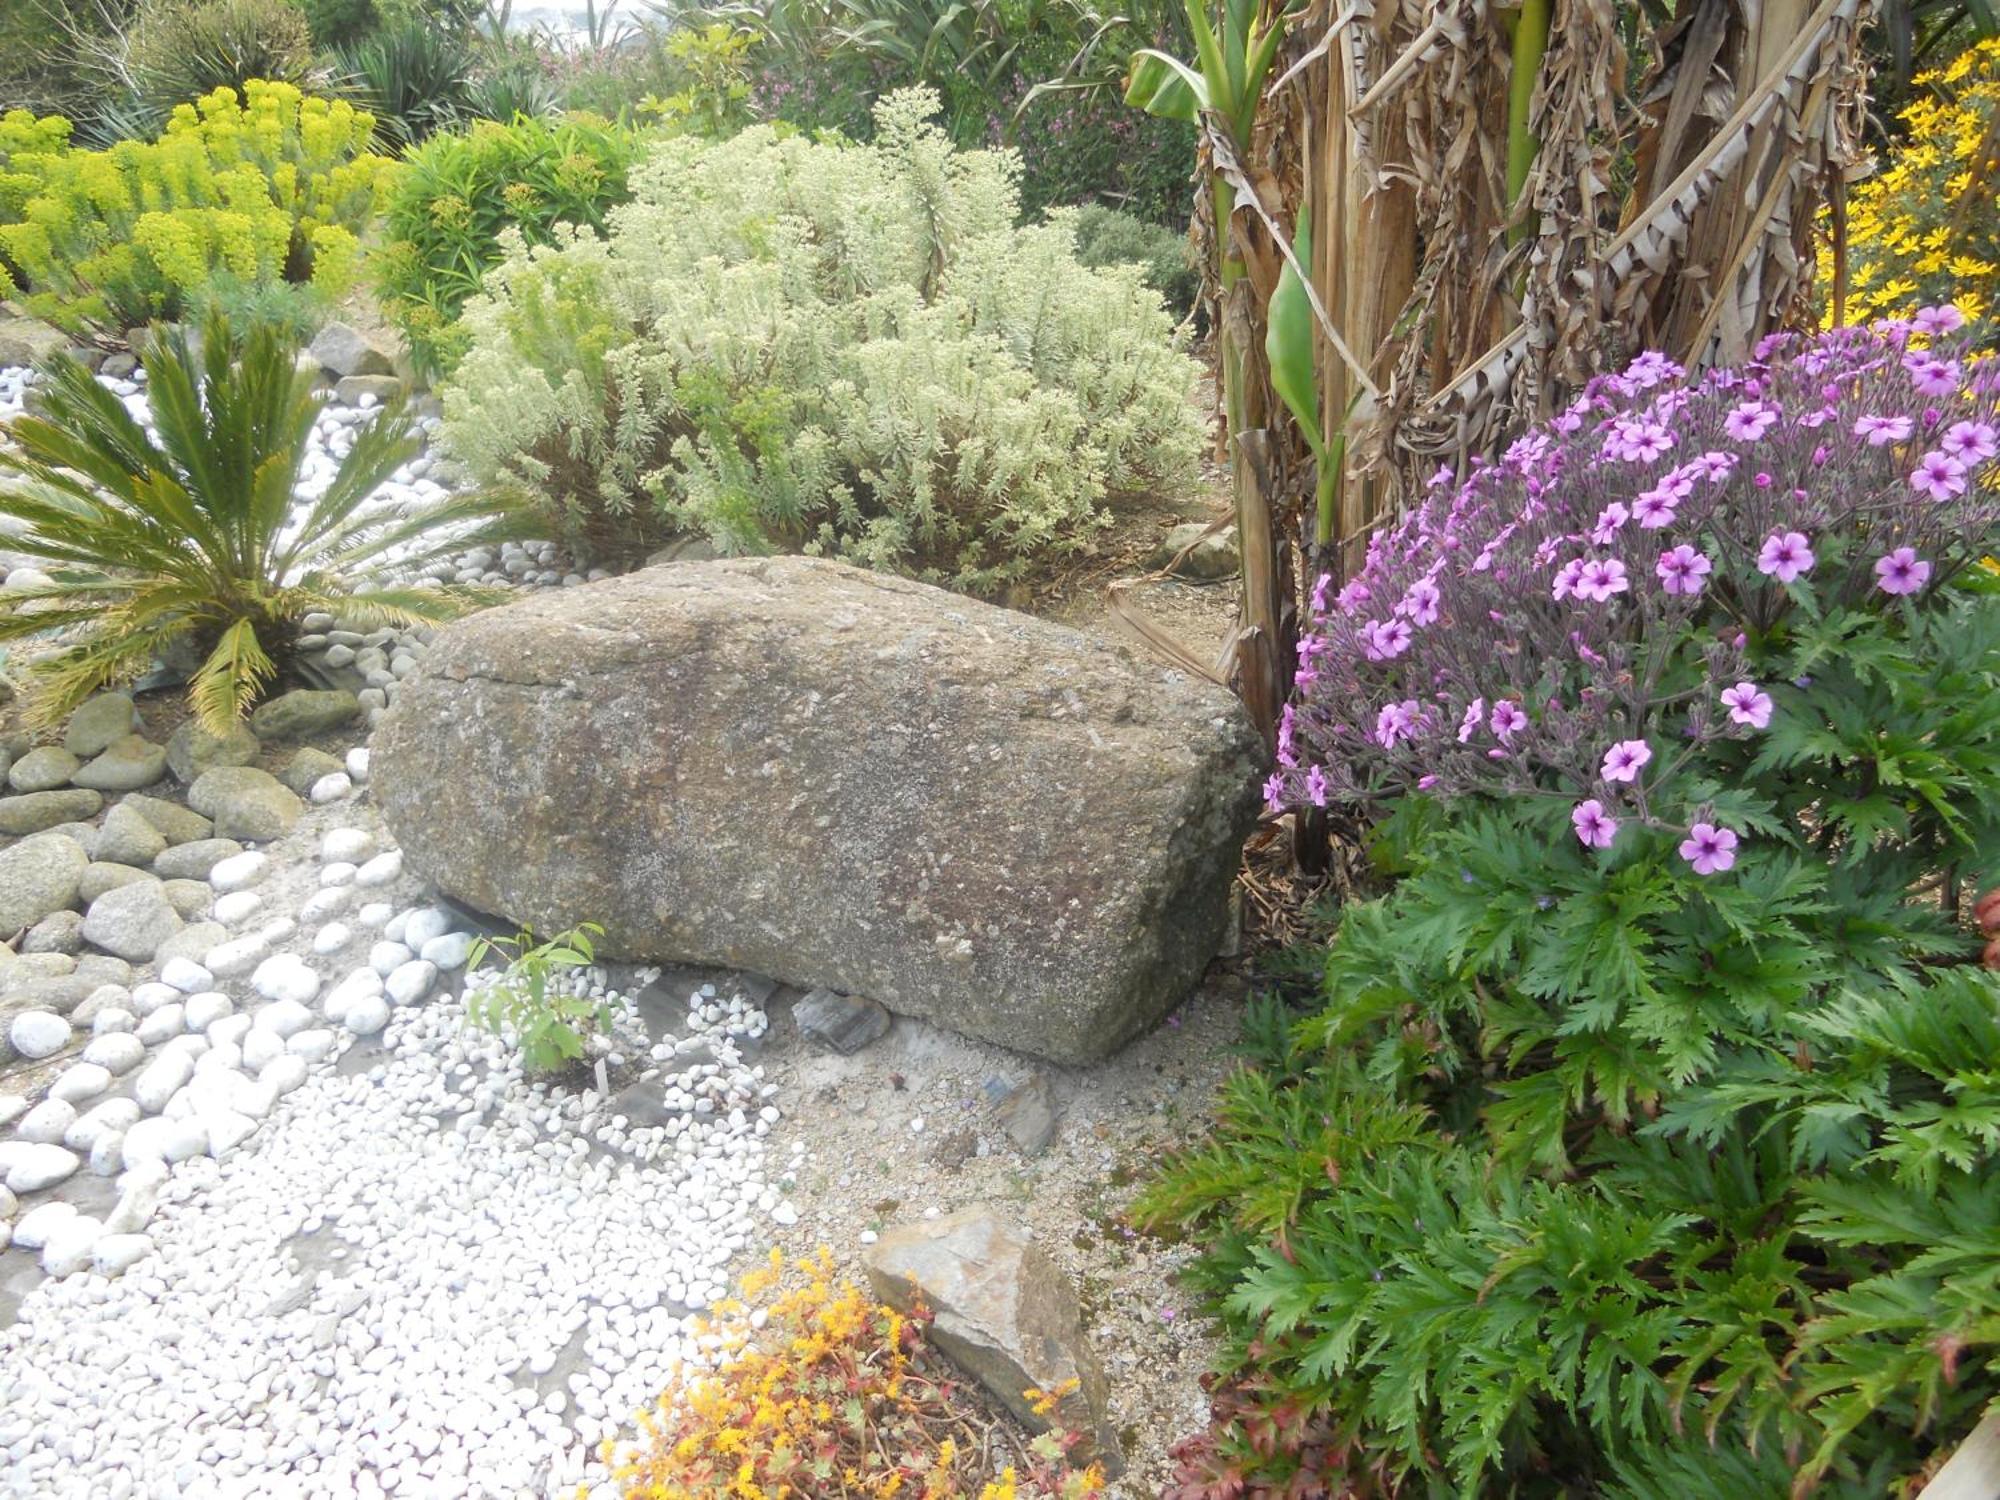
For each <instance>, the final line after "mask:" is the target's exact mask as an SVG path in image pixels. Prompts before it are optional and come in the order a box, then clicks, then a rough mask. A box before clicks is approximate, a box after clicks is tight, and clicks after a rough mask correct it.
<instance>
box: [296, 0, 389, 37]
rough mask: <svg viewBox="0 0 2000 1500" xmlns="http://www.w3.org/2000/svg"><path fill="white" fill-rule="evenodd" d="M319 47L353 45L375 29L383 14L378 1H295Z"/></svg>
mask: <svg viewBox="0 0 2000 1500" xmlns="http://www.w3.org/2000/svg"><path fill="white" fill-rule="evenodd" d="M293 3H294V4H295V5H296V6H297V7H298V9H299V12H300V13H301V14H302V15H304V17H305V18H306V27H307V29H308V30H309V31H311V32H312V39H313V41H314V43H315V44H317V45H318V46H320V47H328V48H331V47H351V46H353V45H354V44H355V43H357V42H359V41H361V40H363V39H364V38H365V37H367V36H368V34H369V33H370V32H372V31H373V30H374V29H375V27H376V25H377V23H378V22H379V20H380V17H379V16H378V15H377V14H376V10H375V0H293Z"/></svg>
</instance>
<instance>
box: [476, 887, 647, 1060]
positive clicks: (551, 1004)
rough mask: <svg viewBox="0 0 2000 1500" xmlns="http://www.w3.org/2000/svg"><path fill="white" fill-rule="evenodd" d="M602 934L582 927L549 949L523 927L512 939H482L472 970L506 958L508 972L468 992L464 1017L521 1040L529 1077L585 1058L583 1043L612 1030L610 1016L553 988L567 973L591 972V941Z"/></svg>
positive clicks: (552, 941) (554, 939) (582, 999)
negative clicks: (489, 959) (593, 1033)
mask: <svg viewBox="0 0 2000 1500" xmlns="http://www.w3.org/2000/svg"><path fill="white" fill-rule="evenodd" d="M603 935H604V929H603V927H601V926H600V925H598V924H597V923H596V922H579V923H577V925H576V926H574V927H572V928H570V929H569V931H567V932H559V933H557V934H556V935H555V936H554V937H552V938H550V939H549V940H548V941H547V942H545V943H537V942H536V941H535V934H534V931H533V929H531V928H527V927H523V928H522V929H521V930H520V932H519V933H518V934H517V935H516V936H514V937H511V938H481V939H480V940H479V941H478V942H476V943H474V944H473V945H472V955H471V958H470V961H469V962H468V964H467V968H468V969H476V968H478V967H479V964H480V961H481V960H482V959H484V958H485V957H486V955H487V954H489V953H500V954H504V955H505V956H506V958H507V967H506V969H505V970H503V971H502V972H501V974H500V976H499V977H498V978H497V979H495V980H493V982H492V983H490V984H486V985H482V986H480V987H479V988H477V989H468V990H467V992H466V1015H467V1016H468V1017H469V1018H470V1020H471V1021H472V1023H473V1024H474V1025H475V1026H478V1027H480V1028H481V1029H483V1030H486V1031H490V1032H492V1033H493V1034H494V1035H495V1036H502V1035H504V1034H505V1033H506V1032H508V1031H511V1032H513V1033H514V1035H515V1036H516V1037H517V1038H518V1039H519V1044H520V1048H521V1064H522V1066H523V1067H524V1068H525V1069H526V1070H527V1071H528V1072H530V1073H554V1072H556V1071H558V1070H559V1069H561V1068H562V1067H563V1066H564V1064H566V1063H572V1062H575V1061H576V1060H577V1059H578V1058H580V1057H582V1056H583V1041H584V1037H585V1036H586V1035H587V1034H588V1033H589V1030H590V1029H591V1028H593V1027H595V1028H598V1029H605V1028H608V1027H609V1026H610V1025H611V1010H610V1008H609V1007H608V1006H606V1005H605V1004H604V1003H603V1002H602V1001H600V1000H592V999H590V998H589V997H588V996H585V995H572V994H569V993H567V992H565V991H563V990H561V989H559V988H556V987H555V985H554V984H553V980H554V979H555V976H556V974H557V973H558V972H559V971H560V970H563V969H581V968H587V967H588V966H589V965H590V964H591V963H592V962H593V961H594V960H595V956H596V950H595V949H594V948H592V946H591V939H592V938H593V937H602V936H603Z"/></svg>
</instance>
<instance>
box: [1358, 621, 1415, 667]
mask: <svg viewBox="0 0 2000 1500" xmlns="http://www.w3.org/2000/svg"><path fill="white" fill-rule="evenodd" d="M1415 638H1416V633H1415V632H1414V631H1412V630H1411V629H1410V626H1409V622H1408V621H1407V620H1370V621H1368V622H1367V623H1366V624H1365V625H1363V626H1362V627H1361V654H1362V655H1363V656H1365V657H1367V658H1368V660H1370V661H1389V660H1392V659H1393V658H1395V657H1398V656H1401V655H1402V654H1403V653H1404V652H1405V651H1407V650H1409V649H1410V642H1411V641H1412V640H1414V639H1415Z"/></svg>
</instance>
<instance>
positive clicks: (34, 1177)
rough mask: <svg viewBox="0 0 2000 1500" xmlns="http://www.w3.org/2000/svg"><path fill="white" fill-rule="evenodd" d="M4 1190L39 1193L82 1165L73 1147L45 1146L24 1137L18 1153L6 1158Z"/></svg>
mask: <svg viewBox="0 0 2000 1500" xmlns="http://www.w3.org/2000/svg"><path fill="white" fill-rule="evenodd" d="M9 1162H10V1165H9V1166H8V1168H7V1190H8V1191H9V1192H11V1193H39V1192H40V1191H42V1189H44V1188H52V1187H54V1186H55V1185H56V1184H57V1183H59V1182H61V1181H62V1180H63V1179H64V1178H66V1177H68V1176H69V1175H70V1174H71V1173H73V1172H75V1171H76V1169H77V1168H78V1167H80V1166H81V1165H83V1163H82V1161H81V1159H80V1158H79V1157H78V1156H77V1154H76V1153H75V1152H74V1151H65V1150H64V1149H63V1148H62V1147H61V1146H44V1145H41V1144H39V1143H37V1142H28V1141H24V1142H22V1143H21V1148H20V1151H19V1153H18V1154H17V1155H15V1156H12V1157H10V1158H9Z"/></svg>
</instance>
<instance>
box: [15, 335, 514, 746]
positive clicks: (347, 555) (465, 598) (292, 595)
mask: <svg viewBox="0 0 2000 1500" xmlns="http://www.w3.org/2000/svg"><path fill="white" fill-rule="evenodd" d="M143 358H144V362H145V366H146V372H147V381H148V387H147V388H148V395H149V399H150V401H151V408H152V417H153V423H154V427H155V428H156V430H157V432H158V439H157V441H155V440H154V438H153V437H152V436H150V435H149V434H148V432H147V431H146V429H145V427H144V426H143V425H142V424H140V423H139V422H138V421H136V420H135V419H134V418H133V416H132V414H131V413H130V412H129V411H127V410H126V408H125V404H124V403H123V402H122V401H121V400H120V399H119V398H118V397H117V396H115V395H113V394H112V393H111V392H110V391H109V390H108V389H106V388H105V387H104V386H103V385H102V384H100V383H99V382H98V381H97V380H96V379H95V377H93V376H92V375H91V373H90V372H89V371H88V370H86V369H85V368H84V367H83V366H82V365H80V364H78V363H77V362H76V361H75V360H72V359H70V358H68V357H67V356H57V357H56V358H55V359H53V360H52V361H50V362H49V363H48V364H47V365H45V366H44V377H45V378H44V381H43V385H42V390H43V392H44V393H45V402H44V406H43V414H42V415H39V416H25V417H22V418H19V419H17V420H16V421H14V422H13V423H12V424H10V425H9V427H8V435H9V436H10V437H11V439H12V441H13V447H14V449H15V450H17V451H16V452H11V453H10V454H9V463H10V465H11V466H12V467H13V468H14V469H16V470H18V471H19V473H20V475H21V476H23V477H22V478H20V479H18V480H17V479H11V478H10V479H6V480H0V517H7V518H11V519H12V520H14V521H16V522H19V523H20V525H21V528H22V530H21V533H20V535H18V536H12V535H10V536H9V539H8V544H9V547H10V548H11V549H12V550H15V551H18V552H20V553H22V554H24V555H26V556H29V557H33V558H36V559H39V560H41V561H43V562H45V563H48V564H50V565H51V567H50V571H51V573H53V574H56V575H57V576H56V578H55V581H54V582H52V583H51V584H49V585H47V586H44V587H40V588H36V589H30V590H25V591H17V592H10V593H8V594H4V595H0V640H7V639H22V638H28V637H35V636H41V635H45V634H56V635H57V637H58V638H59V639H61V638H63V637H67V638H68V639H69V641H70V645H69V647H68V648H67V649H65V650H62V651H60V652H58V653H57V654H56V655H55V656H53V657H50V658H48V659H46V660H44V661H42V662H40V663H37V664H36V666H35V667H34V669H33V670H32V671H31V672H30V674H29V677H30V680H31V683H32V684H33V685H34V687H35V688H36V690H37V692H38V693H39V695H40V696H39V698H38V700H37V702H36V703H35V704H34V705H33V707H32V710H31V717H32V719H33V721H34V722H36V723H38V724H52V723H54V722H56V721H57V720H59V719H60V718H61V717H62V716H63V714H65V713H67V712H68V711H69V709H70V708H72V707H74V706H75V704H76V703H78V702H80V701H82V699H83V698H84V697H87V696H88V695H89V693H90V692H92V691H94V690H95V689H96V688H98V687H100V686H102V685H104V684H105V683H107V682H111V681H116V680H119V679H120V678H125V677H133V676H137V675H138V674H139V673H140V672H141V671H143V670H144V669H145V666H146V665H147V663H148V661H150V660H151V658H152V657H153V656H154V655H155V654H156V653H158V652H159V651H160V650H162V649H163V648H164V647H165V646H167V645H169V644H171V643H172V642H173V641H174V640H176V639H177V638H184V637H187V636H189V635H194V636H196V637H198V638H199V639H200V640H202V641H207V640H210V639H213V640H215V641H216V642H217V645H216V646H215V648H214V650H213V652H212V653H211V655H210V656H209V659H208V661H207V662H206V663H205V664H204V666H203V667H202V670H201V672H200V674H198V676H197V678H196V680H195V683H194V684H193V686H192V689H191V697H192V698H193V701H194V705H195V708H196V710H197V712H198V713H199V714H200V716H201V718H202V720H203V722H204V723H205V724H207V725H208V726H209V727H210V728H222V727H226V725H227V724H228V723H229V722H230V721H231V720H233V719H235V718H237V717H240V716H241V715H242V714H243V713H245V712H247V710H248V709H249V707H250V706H251V705H252V704H253V703H254V702H255V700H256V696H257V694H258V692H259V691H261V690H262V689H263V688H264V687H266V686H267V685H268V684H269V683H270V682H271V681H272V680H273V679H274V678H275V676H276V674H277V670H278V664H277V663H276V662H275V661H274V660H273V657H272V655H271V652H272V650H273V649H274V648H276V647H277V646H279V645H281V644H282V643H283V642H284V641H285V640H286V639H287V638H288V635H289V632H288V630H286V628H285V626H286V622H287V621H289V620H291V619H294V618H296V617H297V616H299V615H300V614H303V613H306V612H308V611H311V610H315V609H329V610H333V611H341V610H346V609H348V608H349V604H348V591H349V590H350V589H352V588H354V587H355V586H356V585H357V584H361V583H364V582H366V581H369V579H370V575H371V574H375V573H378V572H379V573H381V574H382V575H383V578H384V581H387V580H388V579H389V578H391V577H394V576H403V575H407V574H409V573H413V572H416V571H419V570H421V569H422V568H423V567H425V566H426V565H428V563H429V562H430V561H432V560H434V559H435V558H436V557H438V556H439V555H440V554H441V553H443V552H446V551H449V550H458V549H463V548H466V547H471V546H476V545H479V544H480V543H481V542H484V541H489V540H501V539H506V538H510V537H518V536H525V535H526V534H527V532H528V530H529V528H528V526H527V524H526V521H525V517H524V516H523V515H522V514H521V513H520V512H518V511H516V510H513V509H511V508H510V507H508V506H506V505H504V504H502V503H500V502H497V501H491V500H486V499H482V498H479V497H469V496H460V497H455V498H452V499H448V500H446V501H444V502H442V503H440V504H437V505H434V506H426V507H423V508H422V509H419V510H416V511H405V512H403V513H401V514H397V513H394V512H376V513H366V512H367V511H368V501H369V497H370V496H371V495H373V493H374V492H375V491H376V490H377V489H379V488H380V486H381V485H382V483H383V482H384V481H385V480H387V479H388V478H389V477H390V475H391V474H392V473H393V472H394V471H395V469H396V468H397V466H398V465H400V464H401V463H402V462H403V461H404V460H405V459H406V458H407V457H408V456H409V454H410V452H411V451H412V442H411V437H410V430H409V423H408V421H407V419H406V418H405V417H404V415H403V414H402V412H401V410H400V408H398V407H392V408H391V409H388V410H385V411H384V412H382V413H380V414H379V415H378V416H377V417H376V419H375V420H374V421H373V422H372V423H369V424H367V425H366V426H364V427H363V428H361V429H360V430H359V431H358V432H357V433H356V435H355V439H354V443H353V446H352V448H351V449H350V450H349V451H348V453H347V454H346V455H345V457H344V458H343V460H342V462H341V464H340V466H339V468H338V470H337V471H336V472H335V475H334V477H333V480H332V482H331V483H330V484H329V486H328V487H327V489H326V491H325V492H324V493H323V495H322V496H321V497H320V499H319V500H318V501H317V502H316V503H314V504H313V505H311V506H310V507H308V508H307V510H306V514H305V517H304V520H303V522H302V524H301V525H300V526H299V527H298V528H296V530H293V529H292V528H290V527H289V525H288V523H289V522H290V520H291V517H292V514H293V509H294V504H295V502H294V496H295V494H296V492H297V489H298V481H299V470H300V468H301V466H302V464H303V462H304V459H305V454H306V450H307V444H308V442H309V440H310V438H311V434H312V428H313V423H314V421H315V419H316V418H317V416H318V413H319V410H320V402H319V401H318V400H317V399H316V398H315V397H314V396H313V394H312V389H311V385H310V382H309V381H307V380H306V379H305V377H303V376H302V375H301V374H300V373H299V371H298V369H297V366H296V364H295V362H294V357H293V351H292V349H291V348H290V347H288V346H287V344H286V343H285V342H284V340H283V339H282V338H281V337H280V336H279V335H278V334H276V333H275V332H274V331H272V330H271V329H269V328H259V329H257V330H255V331H253V332H252V333H251V334H250V335H249V336H248V337H247V338H241V339H238V338H235V337H233V336H232V333H231V330H230V328H229V325H228V323H227V321H226V320H224V319H222V318H220V317H217V318H212V319H211V320H210V321H209V323H208V325H207V327H206V328H205V329H204V330H203V346H202V348H201V350H200V352H199V353H197V352H196V351H195V350H194V349H193V348H192V347H191V345H190V342H189V340H188V338H187V337H186V335H185V334H183V333H180V332H171V331H165V330H155V332H154V335H153V338H152V340H151V341H150V343H149V344H148V346H147V349H146V351H145V354H144V356H143ZM287 531H292V534H291V535H290V536H289V537H288V538H287V539H286V540H284V541H283V542H282V543H281V541H280V538H281V537H283V536H285V534H286V533H287ZM486 597H487V596H485V595H482V594H480V593H478V592H476V591H469V590H458V589H439V590H430V589H421V588H414V587H403V586H396V587H392V588H389V589H387V590H386V591H384V592H381V593H376V594H371V595H363V596H361V597H360V598H358V599H356V600H355V601H354V606H353V607H354V609H355V610H356V612H358V613H360V614H361V615H362V616H363V617H364V618H369V619H380V620H382V621H384V622H386V623H410V622H414V621H430V620H439V619H447V618H450V617H451V616H452V615H455V614H458V613H461V612H463V611H464V610H465V609H466V608H468V607H471V606H473V605H475V604H478V603H483V602H485V601H486ZM260 632H261V635H260Z"/></svg>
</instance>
